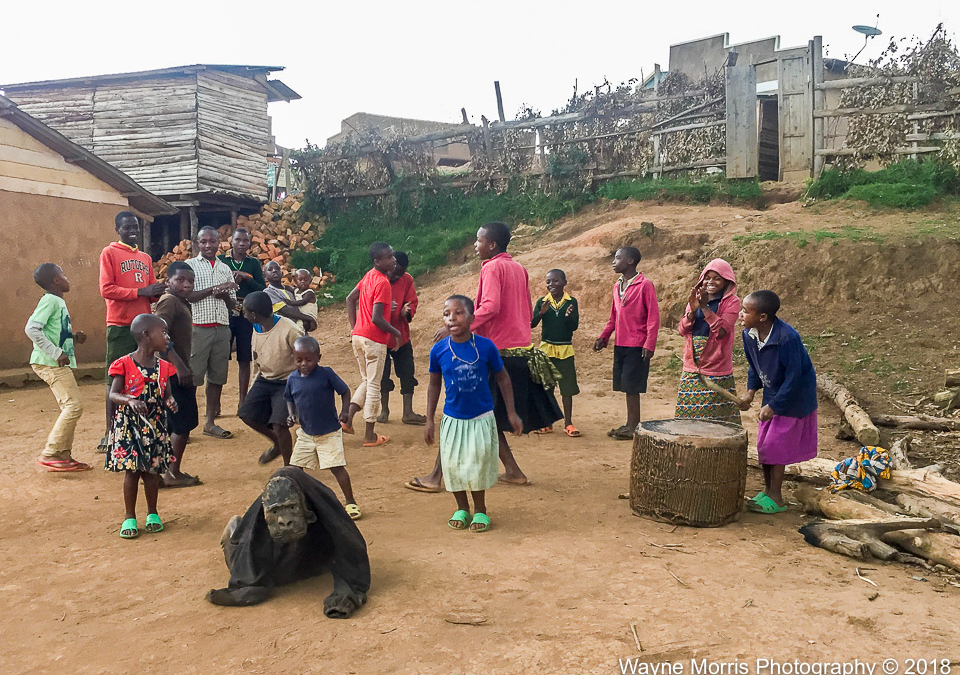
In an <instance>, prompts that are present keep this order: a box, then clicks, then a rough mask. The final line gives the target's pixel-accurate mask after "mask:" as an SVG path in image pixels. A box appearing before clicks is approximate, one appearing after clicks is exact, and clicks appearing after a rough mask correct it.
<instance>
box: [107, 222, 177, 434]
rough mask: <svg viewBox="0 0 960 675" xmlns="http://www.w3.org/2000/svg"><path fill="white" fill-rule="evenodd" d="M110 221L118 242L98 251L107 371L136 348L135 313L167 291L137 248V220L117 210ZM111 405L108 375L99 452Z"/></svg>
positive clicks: (110, 414) (111, 414)
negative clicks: (105, 323) (104, 317)
mask: <svg viewBox="0 0 960 675" xmlns="http://www.w3.org/2000/svg"><path fill="white" fill-rule="evenodd" d="M113 222H114V227H115V228H116V230H117V236H118V238H119V241H115V242H113V243H112V244H110V245H109V246H107V247H106V248H104V249H103V251H101V252H100V296H101V297H102V298H103V299H104V301H105V302H106V303H107V358H106V362H107V367H106V369H107V370H110V365H111V364H112V363H113V362H114V361H116V360H117V359H119V358H120V357H121V356H126V355H127V354H129V353H131V352H134V351H136V350H137V341H136V340H135V339H134V338H133V335H132V334H131V333H130V323H131V322H132V321H133V320H134V318H135V317H136V316H137V315H139V314H149V313H150V303H151V301H153V300H155V299H157V298H159V297H160V296H161V295H163V293H164V291H166V290H167V285H166V284H165V283H162V282H158V281H157V278H156V276H155V275H154V273H153V261H152V260H151V259H150V256H149V255H148V254H146V253H144V252H143V251H141V250H139V249H138V248H137V244H138V242H139V241H140V220H139V219H138V218H137V217H136V216H135V215H134V214H132V213H130V212H129V211H121V212H120V213H118V214H117V217H116V218H115V219H114V221H113ZM114 408H115V406H114V404H113V403H112V402H111V401H110V377H109V376H108V377H107V417H106V432H105V433H104V435H103V438H102V439H101V441H100V444H99V445H98V446H97V450H98V451H99V452H106V451H107V446H108V444H109V438H108V437H109V435H110V424H111V422H112V420H113V414H114Z"/></svg>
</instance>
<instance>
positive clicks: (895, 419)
mask: <svg viewBox="0 0 960 675" xmlns="http://www.w3.org/2000/svg"><path fill="white" fill-rule="evenodd" d="M873 421H874V422H875V423H876V424H877V425H878V426H881V427H902V428H904V429H918V430H922V431H960V419H953V418H950V417H935V416H933V415H877V416H876V417H875V418H874V420H873Z"/></svg>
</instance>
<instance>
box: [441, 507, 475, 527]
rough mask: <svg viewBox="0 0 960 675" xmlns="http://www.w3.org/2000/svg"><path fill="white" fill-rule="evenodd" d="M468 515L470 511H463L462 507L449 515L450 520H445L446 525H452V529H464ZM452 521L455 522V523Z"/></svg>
mask: <svg viewBox="0 0 960 675" xmlns="http://www.w3.org/2000/svg"><path fill="white" fill-rule="evenodd" d="M469 515H470V513H469V512H467V511H464V510H463V509H460V510H458V511H454V512H453V515H452V516H450V520H448V521H447V525H449V526H450V527H452V528H453V529H454V530H465V529H466V528H467V516H469ZM454 523H457V524H456V525H455V524H454Z"/></svg>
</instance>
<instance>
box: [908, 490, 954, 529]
mask: <svg viewBox="0 0 960 675" xmlns="http://www.w3.org/2000/svg"><path fill="white" fill-rule="evenodd" d="M897 505H898V506H899V507H900V509H901V510H902V511H903V512H904V513H907V514H910V515H911V516H917V517H921V518H936V519H937V520H939V521H940V522H941V523H943V525H944V527H946V528H947V529H950V530H951V531H953V532H955V533H960V506H955V505H953V504H950V503H948V502H945V501H942V500H940V499H931V498H930V497H918V496H916V495H905V494H899V495H897Z"/></svg>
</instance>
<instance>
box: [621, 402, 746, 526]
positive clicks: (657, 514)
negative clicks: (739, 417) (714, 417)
mask: <svg viewBox="0 0 960 675" xmlns="http://www.w3.org/2000/svg"><path fill="white" fill-rule="evenodd" d="M746 482H747V432H746V431H744V429H743V427H741V426H739V425H737V424H730V423H727V422H712V421H707V420H685V419H671V420H651V421H649V422H643V423H641V424H640V425H639V426H638V427H637V433H636V435H635V436H634V438H633V459H632V461H631V462H630V508H632V509H633V511H634V513H636V514H637V515H639V516H645V517H648V518H653V519H654V520H660V521H663V522H667V523H674V524H677V525H693V526H695V527H718V526H720V525H725V524H726V523H729V522H731V521H733V520H736V519H737V517H739V515H740V508H741V507H742V505H743V492H744V489H745V488H746Z"/></svg>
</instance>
